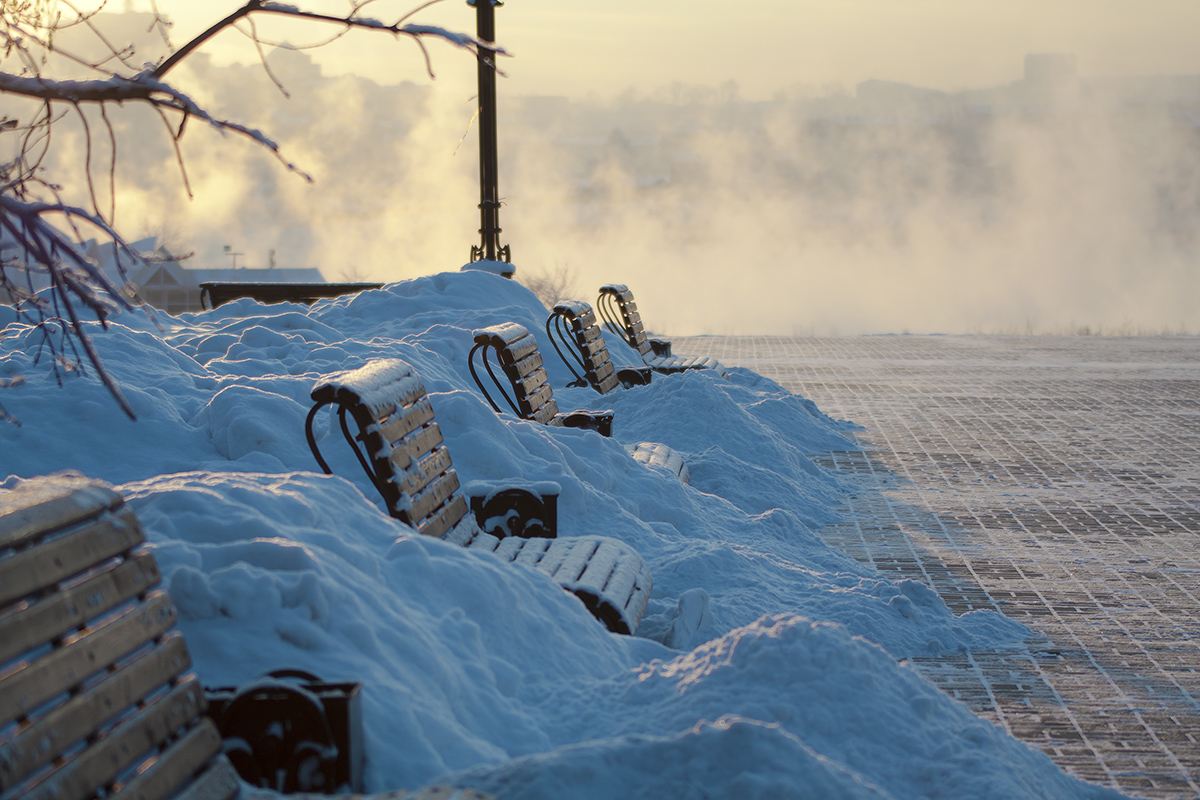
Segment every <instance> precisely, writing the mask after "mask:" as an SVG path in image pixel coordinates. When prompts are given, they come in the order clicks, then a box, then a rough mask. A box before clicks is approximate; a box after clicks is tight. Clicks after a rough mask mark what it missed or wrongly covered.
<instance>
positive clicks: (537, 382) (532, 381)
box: [509, 355, 548, 398]
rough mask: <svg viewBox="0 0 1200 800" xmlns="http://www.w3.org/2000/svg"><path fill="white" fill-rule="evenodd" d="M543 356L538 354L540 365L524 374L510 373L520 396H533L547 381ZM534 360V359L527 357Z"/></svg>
mask: <svg viewBox="0 0 1200 800" xmlns="http://www.w3.org/2000/svg"><path fill="white" fill-rule="evenodd" d="M541 358H542V357H541V356H540V355H539V356H538V366H537V368H536V369H533V370H531V371H529V372H526V373H525V374H524V375H510V376H509V378H511V379H512V383H513V385H514V386H515V387H516V388H517V396H518V397H519V398H526V397H532V396H534V395H536V394H537V393H538V390H540V389H541V388H542V387H543V386H545V385H546V383H547V380H548V379H547V376H546V370H544V369H542V364H541ZM526 360H527V361H532V360H533V359H526Z"/></svg>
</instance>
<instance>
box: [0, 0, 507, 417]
mask: <svg viewBox="0 0 1200 800" xmlns="http://www.w3.org/2000/svg"><path fill="white" fill-rule="evenodd" d="M374 1H375V0H350V3H349V8H348V13H346V14H345V15H343V16H337V15H331V14H323V13H318V12H314V11H306V10H304V9H302V8H301V7H299V6H297V5H293V4H291V3H281V2H273V1H272V0H247V2H245V4H244V5H242V6H241V7H240V8H238V9H237V10H235V11H234V12H233V13H231V14H229V15H227V16H226V17H224V18H223V19H221V20H219V21H217V22H216V23H215V24H214V25H212V26H211V27H209V28H208V29H207V30H205V31H204V32H203V33H201V34H199V35H198V36H196V37H194V38H193V39H191V40H190V41H188V42H187V43H186V44H184V45H183V46H182V47H181V48H179V49H178V50H176V51H175V52H174V53H173V54H172V55H171V56H170V57H168V58H166V59H165V60H163V61H162V62H161V63H159V64H158V65H157V66H153V65H151V66H147V67H146V68H144V69H140V70H139V69H137V68H136V67H134V66H132V61H133V53H134V51H133V48H132V47H130V46H127V45H126V46H121V44H120V43H119V42H118V43H113V42H110V41H109V40H108V39H107V38H105V36H104V34H103V33H102V32H101V31H100V29H99V28H98V26H97V25H96V24H95V21H94V17H95V16H96V14H97V13H98V11H99V9H97V10H95V11H88V12H82V11H80V10H79V9H77V8H76V7H75V6H74V5H72V3H71V0H21V2H16V3H9V2H3V0H0V57H3V58H6V59H8V58H11V60H10V61H7V62H6V64H5V66H4V67H3V68H0V95H12V96H18V97H25V98H31V99H34V100H36V101H38V109H39V110H38V111H37V112H36V113H35V115H34V116H33V118H32V119H31V120H30V121H26V122H25V123H24V124H20V123H18V121H17V120H10V119H8V118H7V117H0V133H7V134H10V135H13V136H19V137H21V139H20V141H18V143H17V144H18V147H17V149H18V155H17V156H16V158H15V159H14V160H13V161H11V162H10V163H7V164H0V240H3V242H4V244H5V250H6V251H7V252H6V254H5V255H4V256H3V257H0V294H6V295H7V296H8V298H9V301H10V302H12V303H13V305H14V306H16V307H17V309H18V313H19V314H29V315H31V316H32V317H34V318H35V320H36V323H35V327H36V328H38V329H40V330H41V332H42V334H43V336H44V339H43V346H45V347H47V348H48V350H49V351H50V353H51V355H52V356H53V357H54V358H53V369H54V373H55V375H56V377H58V378H59V381H60V383H61V380H62V378H61V374H62V373H63V372H73V371H81V370H82V368H83V364H84V362H85V361H86V362H88V363H90V364H91V365H92V367H93V368H94V369H95V371H96V374H97V375H98V377H99V378H100V380H101V381H102V382H103V383H104V385H105V387H107V389H108V390H109V392H110V393H111V394H112V396H113V398H114V399H115V400H116V401H117V403H118V404H119V405H120V407H121V409H122V410H123V411H124V412H125V413H126V414H128V415H129V416H130V417H131V418H132V417H133V411H132V409H131V407H130V405H129V403H128V402H127V401H126V400H125V398H124V396H123V395H122V394H121V391H120V389H119V388H118V387H117V385H116V383H115V382H114V381H113V379H112V378H111V376H110V375H109V374H108V372H107V371H106V369H105V368H104V365H103V364H102V363H101V361H100V358H99V355H98V354H97V352H96V349H95V347H94V344H93V342H92V339H91V338H90V336H89V334H88V329H87V328H86V327H85V326H84V324H83V322H82V320H81V317H80V314H81V313H88V314H91V315H94V316H95V318H96V319H97V320H99V322H100V324H101V326H102V327H104V326H106V325H107V322H106V320H107V318H108V316H109V315H110V314H111V313H113V312H114V311H116V310H118V309H121V308H125V309H128V308H132V305H131V299H132V293H131V292H129V291H128V288H127V287H126V286H125V285H116V284H114V282H113V279H111V278H109V277H106V276H105V274H104V273H103V272H101V270H100V269H99V268H98V266H97V265H96V264H94V263H93V262H92V261H91V260H90V259H89V258H87V257H86V256H85V255H84V252H83V249H82V247H81V243H82V242H83V241H84V236H83V231H82V230H81V227H82V228H88V229H91V230H94V231H99V232H100V233H102V234H103V235H104V236H105V238H109V239H111V240H112V241H113V242H114V248H115V251H116V254H117V265H116V267H117V274H118V280H117V282H118V283H123V282H124V281H125V267H126V265H131V264H134V263H138V262H139V261H141V260H142V259H141V257H140V256H138V255H137V254H136V253H134V252H133V251H132V250H131V249H130V248H129V247H128V246H127V245H126V244H125V241H124V240H123V239H122V238H121V236H120V235H119V234H118V233H117V232H116V231H115V230H114V228H113V217H114V215H115V209H116V200H115V197H116V190H115V172H116V162H117V155H116V153H117V142H116V137H115V133H114V129H113V126H112V124H111V123H110V121H109V118H108V111H107V109H109V108H111V107H114V106H121V105H124V104H127V103H141V104H145V105H148V106H150V107H151V108H153V109H154V110H155V111H156V112H157V113H158V115H159V116H160V118H161V119H162V121H163V123H164V126H165V128H166V131H167V136H168V137H169V138H170V139H171V141H172V144H173V145H174V147H175V155H176V160H177V161H178V163H179V167H180V170H181V172H182V174H183V185H184V189H185V190H186V191H187V193H188V195H189V196H190V195H191V189H190V185H189V182H188V179H187V173H186V170H185V168H184V162H183V156H182V152H181V150H180V146H179V143H180V140H181V139H182V137H183V135H184V132H185V130H186V129H187V123H188V121H189V120H191V119H193V118H194V119H196V120H199V121H202V122H204V123H206V124H207V125H209V126H211V127H213V128H215V129H216V130H218V131H220V132H221V133H233V134H236V135H238V136H242V137H245V138H247V139H249V140H251V141H252V142H254V143H255V144H257V145H259V146H261V147H263V148H265V149H267V150H268V151H269V152H270V153H271V154H272V155H274V157H275V158H276V159H278V160H279V161H280V162H281V163H282V164H283V165H284V166H285V167H286V168H287V169H288V170H290V171H292V172H294V173H296V174H298V175H300V176H301V177H303V178H305V179H306V180H309V181H311V180H312V178H310V177H309V176H308V175H306V174H305V173H304V172H302V171H301V170H300V169H299V168H298V167H296V165H294V164H292V163H290V162H289V161H287V160H286V159H284V157H283V155H282V154H281V152H280V147H279V145H278V144H277V143H276V142H274V141H273V140H272V139H271V138H269V137H268V136H267V135H266V134H264V133H263V132H261V131H259V130H257V129H255V128H252V127H250V126H248V125H244V124H242V123H240V122H235V121H233V120H229V119H222V118H219V117H217V116H214V115H213V114H211V113H209V112H208V110H206V109H205V108H204V107H203V106H201V105H200V104H199V103H197V102H196V101H194V100H193V99H192V98H191V97H189V96H188V94H186V93H184V92H183V91H181V90H180V89H178V88H176V87H175V86H173V85H172V84H171V83H168V82H167V80H166V75H167V74H168V73H169V72H170V71H171V70H172V69H173V68H174V67H175V66H176V65H178V64H180V63H181V62H182V61H184V60H185V59H187V57H188V56H189V55H190V54H192V53H194V52H195V51H196V50H197V49H198V48H200V47H201V46H203V45H204V43H205V42H207V41H208V40H209V39H211V38H212V37H213V36H215V35H216V34H218V33H220V32H221V31H223V30H225V29H226V28H231V27H232V28H234V29H235V30H237V31H239V32H241V33H242V34H243V35H245V36H247V37H249V38H250V40H251V41H252V42H253V43H254V46H255V47H256V49H257V50H258V52H259V57H260V58H261V59H262V61H263V66H264V68H266V69H267V72H268V74H270V69H269V68H268V67H267V64H266V57H265V55H263V49H262V45H263V39H261V38H260V37H259V35H258V31H257V28H256V27H255V23H254V20H253V17H257V16H259V15H273V16H278V17H290V18H294V19H301V20H306V21H309V22H312V23H314V24H324V25H333V26H335V27H337V28H339V30H338V32H337V33H336V34H335V35H333V36H332V37H331V39H330V41H332V40H333V39H337V38H340V37H341V36H343V35H345V34H346V33H348V32H349V31H353V30H365V31H385V32H388V33H391V34H392V35H393V36H394V37H396V38H399V37H406V38H409V39H411V40H413V41H414V42H415V43H416V45H417V47H419V48H420V49H421V52H422V54H423V55H424V56H425V64H426V69H427V71H428V72H429V75H430V76H431V77H432V75H433V70H432V67H431V62H430V57H429V53H428V51H427V50H426V48H425V45H424V43H423V41H424V40H425V39H426V38H431V39H437V40H441V41H444V42H446V43H448V44H450V45H453V46H454V47H457V48H462V49H465V50H468V51H470V52H472V53H474V54H475V55H476V56H477V57H479V58H481V59H484V60H485V61H486V62H487V63H488V64H491V65H492V66H493V67H494V63H493V62H494V57H493V56H494V55H495V54H499V55H508V53H506V52H505V51H504V50H503V49H502V48H499V47H497V46H496V45H494V44H493V43H490V42H483V41H480V40H479V39H477V38H475V37H474V36H470V35H468V34H464V33H455V32H453V31H450V30H447V29H446V28H442V27H438V26H433V25H419V24H415V23H412V22H409V21H408V20H409V18H410V17H412V15H413V14H414V13H416V12H418V11H421V10H423V9H425V8H427V7H429V6H431V5H434V4H436V3H438V2H441V0H430V1H429V2H425V3H424V4H423V5H419V6H418V7H417V8H415V9H412V10H411V11H409V12H408V13H407V14H405V15H404V16H402V17H400V18H399V19H397V20H396V21H395V22H392V23H386V22H383V21H380V20H378V19H374V18H371V17H367V16H363V15H362V14H361V13H360V12H361V11H362V10H363V9H364V8H365V7H366V6H368V5H370V4H372V3H373V2H374ZM60 6H61V7H62V8H65V9H67V10H69V11H70V12H72V13H74V15H75V18H74V19H69V18H64V17H63V15H62V13H61V12H60V10H59V7H60ZM102 7H103V6H101V8H102ZM155 20H156V24H157V25H158V26H159V27H160V30H161V31H162V32H163V35H164V38H166V22H165V20H164V19H163V18H162V17H161V16H159V15H158V14H157V12H156V13H155ZM243 20H244V21H245V23H246V25H245V28H246V29H243V27H240V26H239V25H238V23H239V22H240V21H243ZM76 26H82V27H84V28H86V29H87V30H89V31H90V32H91V34H92V35H93V36H94V37H95V38H96V40H97V41H98V42H100V43H101V44H102V45H103V47H104V49H105V50H106V51H107V53H108V55H106V56H103V57H98V58H95V59H92V60H89V59H85V58H80V57H78V56H77V55H75V54H73V53H70V52H68V51H65V50H63V49H62V48H60V47H59V46H58V37H57V34H58V33H59V32H61V31H63V30H66V29H68V28H72V27H76ZM247 29H248V30H247ZM169 44H170V43H169V41H168V46H169ZM50 55H53V56H55V57H56V58H59V59H64V60H65V63H69V64H71V65H73V67H74V68H80V67H82V68H84V69H86V70H87V71H88V74H91V75H95V76H97V77H95V78H94V79H91V80H87V79H84V80H76V79H71V80H67V79H56V78H54V77H52V76H51V75H49V74H48V70H49V69H50V67H49V64H51V63H52V62H50V61H49V60H48V58H47V57H48V56H50ZM13 62H16V63H17V65H18V67H17V68H14V67H11V66H8V65H9V64H12V63H13ZM272 79H274V76H272ZM276 83H278V82H276ZM280 88H282V87H280ZM62 106H65V107H67V109H68V111H73V112H74V113H75V115H76V116H77V117H78V118H79V120H80V122H81V123H82V126H83V136H84V140H85V164H84V168H83V171H82V174H81V175H79V176H77V180H76V181H75V183H77V184H84V185H85V186H86V188H87V190H88V195H89V196H90V198H91V208H90V209H85V208H78V207H74V206H70V205H67V204H65V203H63V202H62V201H61V197H60V192H61V191H62V187H61V186H59V185H56V184H55V183H52V182H51V181H50V179H49V178H48V177H45V176H44V175H43V174H42V169H43V167H42V164H43V160H44V158H45V156H46V153H47V152H48V150H49V148H50V146H51V139H52V130H53V128H54V126H55V124H56V123H57V122H58V121H59V120H61V119H62V114H61V113H58V114H56V113H55V112H54V109H55V108H56V107H62ZM89 106H90V107H98V108H99V112H100V117H101V120H102V122H103V126H102V128H101V130H102V131H105V132H106V133H107V136H108V139H109V142H110V146H111V150H112V158H111V164H110V168H109V176H108V181H109V189H110V191H109V195H110V197H111V198H112V200H111V204H110V207H109V208H107V209H105V210H101V208H100V206H99V201H98V199H97V197H98V194H97V192H96V191H95V186H94V180H93V175H92V137H93V135H94V134H93V132H92V130H91V128H90V126H89V123H88V120H87V117H86V116H84V114H83V112H82V111H81V109H82V108H84V107H89ZM101 135H102V134H101ZM47 197H48V198H50V199H49V200H46V199H45V198H47ZM50 220H53V221H54V224H52V223H51V221H50ZM56 225H57V227H56ZM14 253H15V254H14ZM47 284H48V286H47ZM39 290H40V291H39ZM0 388H3V387H0ZM4 417H5V414H4V411H3V408H2V407H0V420H2V419H4Z"/></svg>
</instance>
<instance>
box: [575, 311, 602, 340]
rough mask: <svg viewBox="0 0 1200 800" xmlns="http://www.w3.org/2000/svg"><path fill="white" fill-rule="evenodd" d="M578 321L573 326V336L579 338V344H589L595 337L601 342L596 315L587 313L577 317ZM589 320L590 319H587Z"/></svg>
mask: <svg viewBox="0 0 1200 800" xmlns="http://www.w3.org/2000/svg"><path fill="white" fill-rule="evenodd" d="M576 319H577V320H578V322H576V323H575V325H574V326H573V327H574V328H575V336H576V338H577V339H579V343H580V344H585V345H586V344H590V343H591V342H594V341H596V340H597V339H600V340H601V343H603V341H604V340H603V338H602V336H601V332H600V326H599V325H597V324H596V315H595V314H588V315H587V316H585V317H577V318H576ZM589 320H590V321H589Z"/></svg>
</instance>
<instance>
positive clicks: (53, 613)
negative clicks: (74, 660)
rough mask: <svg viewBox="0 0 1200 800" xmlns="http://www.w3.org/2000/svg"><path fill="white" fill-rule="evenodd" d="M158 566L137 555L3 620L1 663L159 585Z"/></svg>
mask: <svg viewBox="0 0 1200 800" xmlns="http://www.w3.org/2000/svg"><path fill="white" fill-rule="evenodd" d="M161 579H162V578H161V576H160V575H159V572H158V565H157V564H156V563H155V562H154V557H153V556H151V555H150V554H149V553H148V552H141V553H135V554H134V556H133V557H132V558H130V559H129V560H127V561H124V562H122V563H121V564H118V565H117V566H116V567H115V568H113V569H110V570H108V571H107V572H102V573H100V574H98V575H95V576H93V577H91V578H88V579H87V580H86V581H84V582H82V583H80V584H78V585H76V586H73V587H71V588H70V589H66V590H63V591H61V592H56V593H55V594H53V595H50V596H48V597H46V598H44V599H39V600H38V601H36V602H34V603H30V604H27V605H26V607H25V608H24V609H22V610H19V611H15V612H12V611H10V612H9V613H7V614H5V616H4V617H0V663H2V662H4V661H7V660H8V659H10V658H12V657H14V656H16V655H19V654H21V653H22V652H24V651H25V650H28V649H30V648H31V647H33V646H34V645H37V644H40V643H41V642H45V641H48V640H51V639H57V638H59V637H60V636H62V635H63V634H65V633H66V632H67V631H69V630H71V629H73V628H78V627H80V626H82V625H83V624H84V623H85V622H86V621H87V620H89V619H91V618H93V617H96V616H99V615H100V614H103V613H105V612H107V611H109V610H110V609H113V608H116V607H117V606H118V605H120V604H121V603H124V602H125V601H127V600H130V599H132V598H134V597H136V596H138V595H139V594H141V593H143V592H145V591H147V590H148V589H149V588H150V587H152V586H156V585H157V584H158V582H159V581H160V580H161Z"/></svg>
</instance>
